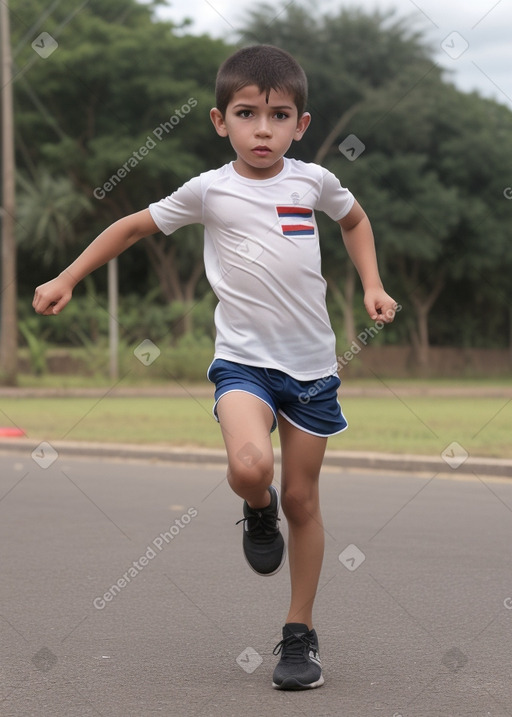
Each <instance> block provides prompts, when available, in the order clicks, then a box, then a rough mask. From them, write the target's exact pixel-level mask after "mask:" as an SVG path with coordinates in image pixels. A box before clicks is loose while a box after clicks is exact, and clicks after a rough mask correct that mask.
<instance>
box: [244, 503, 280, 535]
mask: <svg viewBox="0 0 512 717" xmlns="http://www.w3.org/2000/svg"><path fill="white" fill-rule="evenodd" d="M250 510H251V511H252V512H253V513H255V515H249V516H248V517H247V518H241V519H240V520H237V522H236V525H238V524H239V523H245V522H247V527H248V532H249V533H251V536H252V537H256V536H258V537H259V536H264V535H268V536H271V535H275V534H276V533H277V532H278V530H279V527H278V525H277V521H279V520H281V518H276V516H275V515H273V514H272V513H271V512H270V511H265V510H253V509H252V508H250Z"/></svg>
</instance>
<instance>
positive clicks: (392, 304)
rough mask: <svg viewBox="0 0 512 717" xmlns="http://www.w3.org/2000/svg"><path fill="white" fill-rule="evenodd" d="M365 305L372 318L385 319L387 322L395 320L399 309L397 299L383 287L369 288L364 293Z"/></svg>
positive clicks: (375, 319) (376, 319)
mask: <svg viewBox="0 0 512 717" xmlns="http://www.w3.org/2000/svg"><path fill="white" fill-rule="evenodd" d="M364 306H365V309H366V311H367V312H368V314H369V316H370V319H372V320H373V321H383V322H384V323H385V324H390V323H391V322H392V321H393V319H394V318H395V314H396V312H397V309H398V304H397V303H396V301H395V300H394V299H392V298H391V296H389V294H386V292H385V291H384V289H382V288H376V289H367V290H366V291H365V293H364Z"/></svg>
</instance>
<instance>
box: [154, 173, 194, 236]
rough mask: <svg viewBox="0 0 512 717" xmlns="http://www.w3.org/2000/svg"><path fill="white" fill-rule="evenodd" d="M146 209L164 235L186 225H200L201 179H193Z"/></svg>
mask: <svg viewBox="0 0 512 717" xmlns="http://www.w3.org/2000/svg"><path fill="white" fill-rule="evenodd" d="M148 208H149V212H150V214H151V216H152V218H153V221H154V222H155V224H156V225H157V227H158V228H159V229H160V231H161V232H163V233H164V234H166V235H169V234H172V233H173V232H174V231H176V229H179V228H180V227H184V226H186V225H187V224H202V223H203V199H202V188H201V177H194V179H191V180H189V181H188V182H186V183H185V184H184V185H183V186H181V187H180V188H179V189H177V190H176V191H175V192H173V193H172V194H170V195H169V196H168V197H165V198H164V199H161V200H160V201H159V202H154V203H153V204H150V205H149V207H148Z"/></svg>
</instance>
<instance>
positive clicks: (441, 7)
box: [158, 0, 512, 108]
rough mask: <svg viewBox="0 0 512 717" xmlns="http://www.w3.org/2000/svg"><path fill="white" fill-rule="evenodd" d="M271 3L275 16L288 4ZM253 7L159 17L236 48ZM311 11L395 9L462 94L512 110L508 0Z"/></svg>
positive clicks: (406, 1)
mask: <svg viewBox="0 0 512 717" xmlns="http://www.w3.org/2000/svg"><path fill="white" fill-rule="evenodd" d="M291 2H301V0H291ZM271 4H272V5H273V6H274V7H275V9H276V15H278V14H279V12H281V11H282V9H283V8H284V7H286V5H288V4H291V3H290V0H284V2H283V1H282V2H279V3H271ZM302 4H303V5H304V4H305V2H304V0H302ZM305 6H306V7H311V5H309V4H305ZM257 7H258V3H255V2H254V0H170V1H169V7H168V8H167V9H165V10H163V9H161V10H160V11H159V13H158V16H159V17H161V18H165V19H170V20H172V21H173V22H176V23H179V22H181V21H183V20H184V19H185V18H189V19H191V20H192V21H193V22H192V25H191V26H190V27H189V28H188V30H187V31H188V32H190V33H194V34H202V33H208V34H209V35H211V36H213V37H222V38H225V39H226V40H229V41H231V42H233V43H236V42H237V40H238V39H239V38H240V34H239V33H238V32H237V28H239V27H241V26H242V25H243V23H244V18H245V17H246V13H247V12H248V11H250V10H251V9H254V8H257ZM315 7H316V8H317V9H318V11H319V12H320V14H325V13H337V12H338V11H339V9H340V8H342V7H346V8H349V7H357V8H360V9H362V10H365V11H368V12H369V13H371V12H373V11H374V10H375V9H378V10H381V11H383V12H385V11H388V10H392V9H393V10H395V11H396V16H397V17H398V18H407V19H408V21H410V23H411V27H413V28H414V29H418V30H423V31H424V32H425V37H426V38H427V39H428V41H429V42H430V43H431V46H432V47H433V57H434V60H435V61H436V62H438V63H439V65H440V66H441V67H442V68H444V69H445V70H446V71H447V73H448V74H446V75H445V76H446V78H447V79H449V80H451V81H452V82H453V83H454V84H455V85H456V86H457V87H458V88H459V89H461V90H463V91H464V92H471V91H473V90H476V91H478V92H479V93H480V94H481V95H483V96H484V97H490V98H492V99H495V100H497V101H498V102H500V103H501V104H506V105H508V106H509V107H511V108H512V42H511V40H510V38H511V31H512V1H511V0H389V1H388V0H358V2H354V1H352V0H349V1H348V2H345V0H315Z"/></svg>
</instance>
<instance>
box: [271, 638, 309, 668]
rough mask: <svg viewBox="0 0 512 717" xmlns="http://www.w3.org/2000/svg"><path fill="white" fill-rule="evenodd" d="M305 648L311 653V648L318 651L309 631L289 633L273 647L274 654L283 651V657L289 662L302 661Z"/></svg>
mask: <svg viewBox="0 0 512 717" xmlns="http://www.w3.org/2000/svg"><path fill="white" fill-rule="evenodd" d="M304 648H305V649H306V651H307V652H308V653H309V650H310V648H313V649H314V650H315V651H316V647H315V645H314V643H313V642H312V641H311V640H310V639H309V637H308V636H307V633H306V634H304V635H295V634H293V635H287V636H286V637H285V638H283V639H282V640H281V642H278V643H277V645H276V646H275V647H274V649H273V651H272V652H273V654H274V655H279V653H280V652H282V653H283V655H282V657H281V659H282V660H286V661H287V662H302V660H303V659H304Z"/></svg>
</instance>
